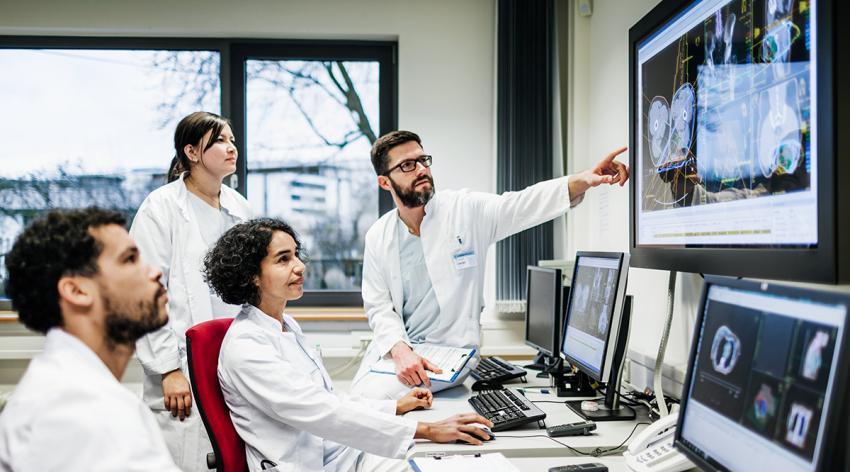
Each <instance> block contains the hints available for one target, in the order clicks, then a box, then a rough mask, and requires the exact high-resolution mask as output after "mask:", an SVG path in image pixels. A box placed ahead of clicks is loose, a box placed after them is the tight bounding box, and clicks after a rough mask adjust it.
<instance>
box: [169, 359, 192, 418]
mask: <svg viewBox="0 0 850 472" xmlns="http://www.w3.org/2000/svg"><path fill="white" fill-rule="evenodd" d="M162 396H163V397H164V400H165V409H166V410H171V416H173V417H175V418H177V417H180V421H183V420H184V419H186V417H187V416H189V413H191V412H192V388H191V387H190V386H189V381H188V380H186V376H185V375H183V372H182V371H181V370H180V369H176V370H172V371H171V372H168V373H167V374H162Z"/></svg>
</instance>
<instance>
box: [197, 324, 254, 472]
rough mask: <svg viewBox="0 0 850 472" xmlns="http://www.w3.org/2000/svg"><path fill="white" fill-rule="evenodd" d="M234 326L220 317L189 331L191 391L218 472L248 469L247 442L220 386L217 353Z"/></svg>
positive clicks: (241, 471)
mask: <svg viewBox="0 0 850 472" xmlns="http://www.w3.org/2000/svg"><path fill="white" fill-rule="evenodd" d="M231 323H233V318H220V319H216V320H211V321H205V322H203V323H199V324H197V325H195V326H193V327H191V328H189V329H188V330H187V331H186V349H187V351H188V358H189V377H190V379H191V382H192V391H193V392H194V394H195V402H196V403H197V405H196V406H197V408H198V412H199V413H200V414H201V419H202V420H203V421H204V426H205V427H206V428H207V433H209V436H210V442H211V443H212V447H213V452H214V453H215V468H216V470H217V471H218V472H244V471H247V470H248V463H247V459H246V458H245V443H244V442H243V441H242V438H240V437H239V434H237V433H236V428H234V427H233V422H232V421H231V420H230V410H228V409H227V404H225V403H224V395H223V394H222V393H221V386H220V385H219V383H218V353H219V352H220V351H221V342H222V340H224V335H225V334H226V333H227V329H228V328H230V324H231ZM211 468H212V467H211Z"/></svg>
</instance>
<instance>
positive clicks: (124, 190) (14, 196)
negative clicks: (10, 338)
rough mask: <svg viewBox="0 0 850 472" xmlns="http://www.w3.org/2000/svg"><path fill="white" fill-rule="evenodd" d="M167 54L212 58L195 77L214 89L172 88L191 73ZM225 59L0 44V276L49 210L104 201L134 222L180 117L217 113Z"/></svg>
mask: <svg viewBox="0 0 850 472" xmlns="http://www.w3.org/2000/svg"><path fill="white" fill-rule="evenodd" d="M166 54H173V55H174V57H175V58H178V59H180V60H191V61H198V62H207V63H209V67H208V68H206V69H203V70H199V71H197V72H196V73H195V74H196V75H197V76H198V77H192V78H189V80H193V81H194V80H203V81H206V82H208V83H209V84H210V90H211V92H212V93H209V94H204V95H203V96H201V95H199V94H197V93H195V92H194V91H193V90H185V91H182V93H179V94H178V93H175V92H174V91H173V90H169V89H168V88H167V84H168V83H169V82H172V81H173V80H172V78H174V77H179V78H181V79H183V80H186V79H187V77H185V76H184V74H182V73H181V72H180V71H178V70H176V69H175V68H174V67H173V66H172V65H171V64H169V63H167V62H163V61H162V59H163V58H164V57H165V55H166ZM219 62H220V57H219V53H218V52H217V51H186V50H180V51H172V52H168V53H167V52H166V51H163V50H154V49H148V50H123V49H122V50H118V49H15V48H12V49H0V70H2V71H3V74H0V103H3V104H4V106H3V113H2V114H0V129H2V130H3V135H4V136H5V137H6V139H4V140H3V141H4V148H5V149H4V152H3V154H4V158H3V166H2V168H0V274H2V275H0V278H3V280H0V282H5V277H6V269H5V257H4V256H3V255H5V254H6V253H7V252H8V251H9V250H11V248H12V244H13V243H14V240H15V238H16V237H17V235H18V234H19V233H20V232H21V231H22V230H23V228H24V227H26V225H28V224H29V223H30V221H32V220H33V219H35V218H37V217H38V216H40V215H42V214H43V213H45V212H46V211H48V210H50V209H52V208H75V207H84V206H89V205H98V206H101V207H104V208H111V209H114V210H118V211H120V212H122V213H124V214H125V215H126V217H127V218H128V220H130V219H132V217H133V215H134V214H135V213H136V210H137V209H138V207H139V205H140V204H141V202H142V200H144V198H145V196H147V194H148V193H150V192H151V191H152V190H153V189H155V188H157V187H159V186H160V185H162V184H164V183H165V173H166V171H167V168H168V164H169V163H170V160H171V156H173V155H174V151H173V146H172V144H171V143H172V141H173V133H174V128H175V127H176V125H177V121H178V120H179V119H180V118H181V117H182V116H183V115H185V114H187V113H190V112H191V111H193V110H195V109H198V108H203V109H207V110H211V111H214V112H219V111H220V108H221V106H220V97H221V94H220V91H219ZM163 92H165V94H164V93H163ZM169 94H171V95H173V96H174V100H170V101H168V102H163V100H162V97H163V95H169ZM4 297H5V283H0V298H4Z"/></svg>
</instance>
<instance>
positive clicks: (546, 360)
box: [523, 351, 564, 379]
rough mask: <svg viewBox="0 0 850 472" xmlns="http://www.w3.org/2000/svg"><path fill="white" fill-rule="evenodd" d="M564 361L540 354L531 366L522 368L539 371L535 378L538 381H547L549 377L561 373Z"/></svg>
mask: <svg viewBox="0 0 850 472" xmlns="http://www.w3.org/2000/svg"><path fill="white" fill-rule="evenodd" d="M563 366H564V360H563V359H561V358H560V357H553V356H549V355H546V354H543V353H542V352H539V351H538V353H537V356H536V357H535V358H534V361H533V363H532V364H529V365H525V366H523V368H525V369H531V370H539V371H540V372H538V373H537V375H536V377H537V378H539V379H548V378H549V376H550V375H554V374H556V373H558V372H563V369H564V368H563Z"/></svg>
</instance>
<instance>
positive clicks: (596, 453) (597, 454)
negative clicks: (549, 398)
mask: <svg viewBox="0 0 850 472" xmlns="http://www.w3.org/2000/svg"><path fill="white" fill-rule="evenodd" d="M651 424H652V423H645V422H641V423H636V424H635V427H634V428H632V432H631V433H629V435H628V436H626V439H623V442H621V443H620V444H619V445H618V446H615V447H609V448H608V449H601V448H598V447H597V448H596V449H594V450H592V451H591V452H584V451H580V450H578V449H576V448H574V447H572V446H570V445H568V444H564V443H562V442H561V441H558V440H557V439H555V438H552V437H549V436H546V435H543V434H530V435H528V436H506V435H504V434H499V435H498V437H500V438H546V439H549V440H551V441H554V442H556V443H558V444H560V445H561V446H564V447H565V448H567V449H569V450H571V451H573V452H574V453H576V454H578V455H580V456H592V457H601V456H604V455H606V454H608V453H610V452H613V451H617V450H619V449H620V448H621V447H623V445H625V444H626V443H627V442H628V441H629V439H631V437H632V436H633V435H634V434H635V431H637V428H638V426H641V425H647V426H648V425H651Z"/></svg>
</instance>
